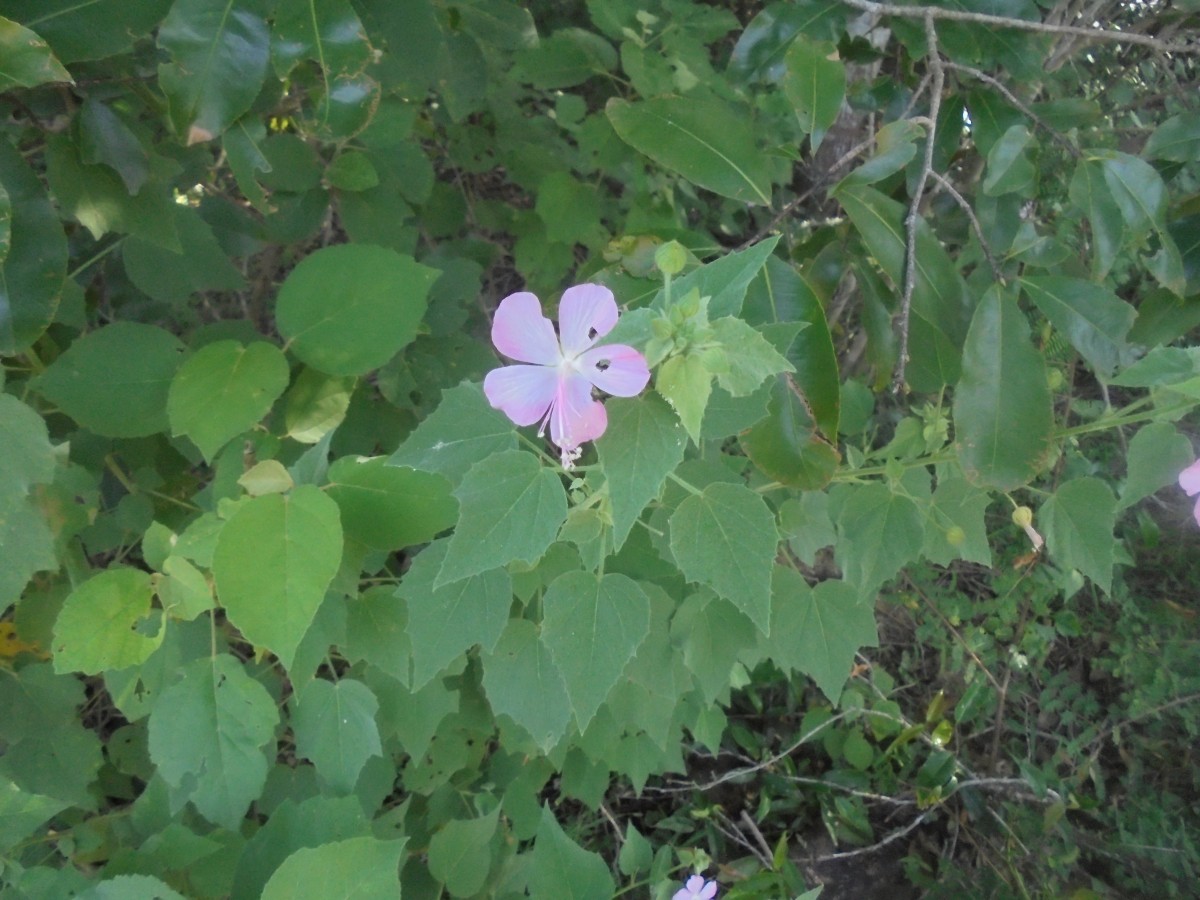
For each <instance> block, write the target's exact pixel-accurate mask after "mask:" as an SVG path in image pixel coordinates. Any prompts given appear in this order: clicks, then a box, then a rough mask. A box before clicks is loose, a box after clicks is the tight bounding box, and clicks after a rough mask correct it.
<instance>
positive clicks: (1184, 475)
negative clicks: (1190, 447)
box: [1179, 459, 1200, 525]
mask: <svg viewBox="0 0 1200 900" xmlns="http://www.w3.org/2000/svg"><path fill="white" fill-rule="evenodd" d="M1179 486H1180V487H1181V488H1183V492H1184V493H1185V494H1187V495H1188V496H1189V497H1195V496H1196V495H1197V494H1200V459H1198V460H1196V461H1195V462H1194V463H1192V464H1191V465H1190V466H1188V467H1187V468H1186V469H1184V470H1183V471H1182V472H1180V473H1179ZM1192 515H1193V516H1195V518H1196V524H1197V525H1200V498H1197V500H1196V508H1195V509H1194V510H1192Z"/></svg>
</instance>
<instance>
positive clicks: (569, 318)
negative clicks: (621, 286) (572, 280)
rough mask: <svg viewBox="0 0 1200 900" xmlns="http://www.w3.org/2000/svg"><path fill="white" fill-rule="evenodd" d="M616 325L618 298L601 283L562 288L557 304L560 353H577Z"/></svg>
mask: <svg viewBox="0 0 1200 900" xmlns="http://www.w3.org/2000/svg"><path fill="white" fill-rule="evenodd" d="M616 324H617V301H616V300H614V299H613V293H612V291H610V290H609V289H608V288H606V287H605V286H604V285H602V284H577V285H575V287H570V288H567V289H566V290H565V291H563V295H562V300H561V301H560V302H559V304H558V334H559V338H560V339H561V340H562V348H563V354H564V355H565V356H577V355H578V354H580V353H582V352H583V351H584V350H586V349H587V348H588V347H590V346H592V344H594V343H596V338H598V337H603V336H604V335H606V334H608V333H609V332H610V331H612V330H613V326H614V325H616Z"/></svg>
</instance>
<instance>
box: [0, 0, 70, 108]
mask: <svg viewBox="0 0 1200 900" xmlns="http://www.w3.org/2000/svg"><path fill="white" fill-rule="evenodd" d="M74 80H75V79H73V78H72V77H71V73H70V72H68V71H67V70H66V69H64V68H63V64H62V63H60V62H59V61H58V59H56V58H55V56H54V54H53V53H52V52H51V51H50V47H49V46H47V44H46V42H45V41H43V40H42V39H41V38H40V37H38V35H37V34H36V33H35V32H33V31H30V30H29V29H28V28H25V27H23V26H21V25H18V24H17V23H16V22H14V21H12V20H11V19H6V18H4V16H0V91H7V90H9V89H10V88H14V87H23V88H31V87H37V86H38V85H39V84H46V83H47V82H51V81H69V82H72V83H73V82H74Z"/></svg>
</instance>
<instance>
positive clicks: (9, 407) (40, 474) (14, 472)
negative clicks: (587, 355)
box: [0, 394, 673, 514]
mask: <svg viewBox="0 0 1200 900" xmlns="http://www.w3.org/2000/svg"><path fill="white" fill-rule="evenodd" d="M0 445H3V447H4V452H3V453H0V514H3V512H4V511H5V509H6V507H7V505H8V502H9V501H10V500H13V499H16V498H22V497H24V496H25V495H26V494H27V493H28V492H29V490H30V489H31V488H32V487H33V486H34V485H35V484H45V483H47V482H49V481H52V480H53V479H54V468H55V463H54V448H53V447H52V446H51V444H50V435H49V432H48V431H47V429H46V420H45V419H43V418H42V417H41V416H39V415H38V414H37V413H36V412H34V411H33V410H32V409H30V408H29V407H28V406H26V405H25V404H24V403H22V402H21V401H20V400H18V399H17V398H16V397H13V396H12V395H11V394H0ZM672 468H673V467H672Z"/></svg>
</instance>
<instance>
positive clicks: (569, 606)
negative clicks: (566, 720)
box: [542, 572, 650, 732]
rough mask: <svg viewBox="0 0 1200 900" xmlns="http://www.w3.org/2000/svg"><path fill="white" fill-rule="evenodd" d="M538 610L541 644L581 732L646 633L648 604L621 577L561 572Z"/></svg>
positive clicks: (625, 578)
mask: <svg viewBox="0 0 1200 900" xmlns="http://www.w3.org/2000/svg"><path fill="white" fill-rule="evenodd" d="M542 611H543V612H542V615H543V618H542V643H543V644H545V646H546V648H547V649H548V650H549V651H550V655H551V656H552V657H553V658H554V662H555V664H556V665H557V666H558V670H559V671H560V672H561V673H562V676H563V681H564V682H565V683H566V686H567V694H568V696H570V698H571V709H572V711H573V712H574V713H575V721H576V723H577V724H578V725H579V730H580V732H583V731H584V730H586V729H587V727H588V723H590V722H591V721H592V717H593V716H595V714H596V710H597V709H599V708H600V704H601V703H603V702H604V699H605V698H606V697H607V696H608V692H609V691H610V690H612V687H613V685H615V684H616V683H617V680H618V679H619V678H620V677H621V672H623V671H624V669H625V664H626V663H628V662H629V660H631V659H632V658H633V655H634V653H636V652H637V648H638V647H639V646H641V643H642V641H643V640H645V638H646V635H647V634H649V633H650V600H649V598H647V597H646V594H645V592H643V591H642V589H641V588H640V587H638V585H637V582H635V581H632V580H631V579H629V578H627V577H625V576H624V575H617V574H612V573H609V574H607V575H604V576H603V577H602V578H597V577H596V576H595V575H594V574H592V573H591V572H567V573H566V574H565V575H560V576H559V577H558V578H556V579H554V581H553V582H551V584H550V587H549V588H548V589H547V590H546V595H545V597H544V598H543V599H542Z"/></svg>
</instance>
